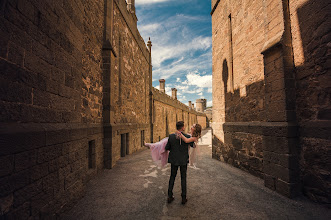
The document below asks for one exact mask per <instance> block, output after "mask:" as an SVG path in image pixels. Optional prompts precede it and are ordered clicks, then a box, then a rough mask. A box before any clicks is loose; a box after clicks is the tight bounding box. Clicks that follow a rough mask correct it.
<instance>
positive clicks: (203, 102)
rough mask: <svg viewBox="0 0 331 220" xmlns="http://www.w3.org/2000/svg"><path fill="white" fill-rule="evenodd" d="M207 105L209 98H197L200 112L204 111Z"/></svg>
mask: <svg viewBox="0 0 331 220" xmlns="http://www.w3.org/2000/svg"><path fill="white" fill-rule="evenodd" d="M206 107H207V100H206V99H197V100H196V109H197V111H198V112H204V110H205V109H206Z"/></svg>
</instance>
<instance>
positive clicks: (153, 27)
mask: <svg viewBox="0 0 331 220" xmlns="http://www.w3.org/2000/svg"><path fill="white" fill-rule="evenodd" d="M158 28H160V24H159V23H152V24H147V25H144V26H140V27H139V31H140V32H146V33H150V32H153V31H156V30H157V29H158Z"/></svg>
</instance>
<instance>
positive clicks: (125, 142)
mask: <svg viewBox="0 0 331 220" xmlns="http://www.w3.org/2000/svg"><path fill="white" fill-rule="evenodd" d="M127 154H129V133H125V134H121V157H125V155H127Z"/></svg>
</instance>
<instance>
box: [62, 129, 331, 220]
mask: <svg viewBox="0 0 331 220" xmlns="http://www.w3.org/2000/svg"><path fill="white" fill-rule="evenodd" d="M200 149H201V153H200V159H199V163H198V165H197V168H194V167H189V168H188V174H187V175H188V179H187V184H188V185H187V193H188V202H187V203H186V205H184V206H183V205H181V197H180V193H181V189H180V172H178V174H177V178H176V182H175V188H174V195H175V201H174V202H173V203H171V204H167V202H166V198H167V196H166V195H167V189H168V180H169V175H170V168H169V165H167V166H166V167H165V168H164V169H159V168H158V167H157V166H155V164H154V163H153V162H152V160H151V157H150V151H149V150H148V149H146V150H143V151H141V152H138V153H135V154H133V155H129V156H126V157H125V158H122V159H121V160H120V161H118V163H117V165H116V166H115V167H114V168H113V169H111V170H105V171H104V172H102V173H101V174H100V175H99V176H98V177H97V178H96V179H93V180H91V181H90V182H89V183H88V186H87V192H86V195H85V197H84V198H83V199H82V200H80V201H79V202H78V203H77V204H76V205H75V206H74V207H73V209H72V210H70V211H68V212H67V213H65V214H63V215H62V216H61V219H73V220H74V219H75V220H76V219H79V220H85V219H97V220H99V219H100V220H101V219H116V220H117V219H277V220H278V219H295V220H297V219H298V220H301V219H331V213H330V210H329V209H327V208H325V207H323V206H319V205H316V204H314V203H312V202H310V201H308V200H307V199H305V198H303V197H302V198H297V199H295V200H291V199H288V198H286V197H283V196H281V195H279V194H277V193H275V192H274V191H271V190H269V189H268V188H266V187H264V185H263V180H262V179H259V178H257V177H254V176H252V175H250V174H248V173H246V172H244V171H242V170H239V169H237V168H234V167H232V166H230V165H227V164H225V163H222V162H220V161H217V160H214V159H212V158H211V130H205V131H204V135H203V137H202V140H201V143H200Z"/></svg>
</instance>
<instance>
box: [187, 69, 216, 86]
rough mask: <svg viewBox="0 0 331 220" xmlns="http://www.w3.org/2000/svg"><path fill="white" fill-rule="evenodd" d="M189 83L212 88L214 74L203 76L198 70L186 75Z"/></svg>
mask: <svg viewBox="0 0 331 220" xmlns="http://www.w3.org/2000/svg"><path fill="white" fill-rule="evenodd" d="M186 78H187V82H188V85H195V86H197V87H200V88H212V75H204V76H202V75H201V74H200V73H199V72H198V71H194V72H190V73H188V74H187V75H186Z"/></svg>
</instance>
